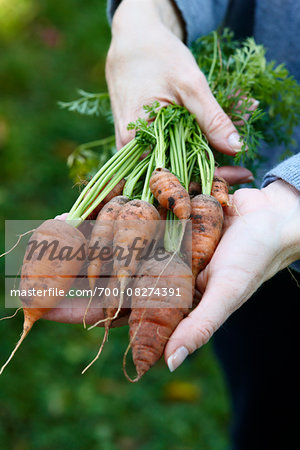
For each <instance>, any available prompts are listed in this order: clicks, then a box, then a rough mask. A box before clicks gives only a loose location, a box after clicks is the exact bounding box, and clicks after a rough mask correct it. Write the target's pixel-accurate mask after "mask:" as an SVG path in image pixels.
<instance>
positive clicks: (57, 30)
mask: <svg viewBox="0 0 300 450" xmlns="http://www.w3.org/2000/svg"><path fill="white" fill-rule="evenodd" d="M109 40H110V29H109V26H108V23H107V19H106V14H105V0H90V1H89V2H82V1H80V0H62V1H60V2H53V1H51V0H18V1H17V2H13V1H11V0H0V89H1V97H0V170H1V184H0V208H1V216H2V217H1V224H0V226H1V231H2V232H3V231H4V220H5V219H47V218H51V217H54V216H55V215H56V214H58V213H61V212H63V211H67V210H68V209H69V208H70V206H71V205H72V203H73V201H74V199H75V198H76V195H77V193H78V187H77V186H75V187H74V186H73V182H72V180H71V179H70V177H69V170H68V168H67V166H66V159H67V157H68V155H69V154H70V153H71V152H72V150H74V149H75V148H76V146H78V145H79V144H81V143H83V142H87V141H91V140H94V139H98V138H101V137H105V136H107V135H109V134H111V133H112V128H111V125H109V124H108V123H107V122H106V121H105V120H104V119H101V118H100V119H99V118H98V119H97V118H87V117H82V116H79V115H76V114H72V113H69V112H67V111H64V110H60V109H59V108H58V107H57V101H58V100H71V99H74V98H76V95H77V94H76V89H77V88H79V87H80V88H83V89H85V90H87V91H91V92H94V91H103V90H106V86H105V78H104V65H105V55H106V52H107V49H108V46H109ZM2 235H3V233H2ZM1 245H2V248H3V246H4V236H3V239H2V242H1ZM0 265H1V283H2V284H1V292H2V293H3V292H4V261H3V259H2V260H1V261H0ZM1 305H2V306H3V305H4V298H3V296H2V297H1ZM10 312H11V310H5V309H4V308H2V309H1V317H3V316H6V315H7V314H8V313H10ZM21 328H22V313H19V314H18V316H17V317H15V318H14V319H12V320H8V321H3V322H1V323H0V342H1V351H0V360H1V361H2V362H3V361H4V360H5V359H6V358H7V356H8V354H9V353H10V351H11V349H12V347H13V345H14V344H15V342H16V340H17V339H18V337H19V334H20V332H21ZM127 334H128V330H127V327H126V328H123V329H120V330H113V331H112V332H111V335H110V339H109V342H108V344H107V345H106V347H105V349H104V351H103V353H102V356H101V359H100V360H99V361H98V362H97V363H96V364H95V365H94V367H93V368H92V369H91V370H90V371H89V372H88V373H87V374H86V375H85V376H82V375H81V370H82V369H83V368H84V367H85V365H86V364H87V363H88V362H89V361H90V360H91V359H92V358H93V356H94V354H95V352H96V350H97V348H98V345H99V343H100V341H101V337H102V331H101V330H99V329H96V330H93V331H91V332H86V331H84V330H83V328H82V326H81V325H78V326H71V325H63V324H56V323H48V322H46V321H40V322H39V323H37V324H36V325H35V327H34V329H33V331H32V332H31V334H30V335H29V337H28V338H27V340H26V341H25V343H24V344H23V347H22V348H21V349H20V351H19V352H18V353H17V354H16V356H15V359H14V360H13V361H12V363H11V364H10V366H9V367H8V368H7V370H6V372H4V374H3V375H2V376H1V378H0V447H1V448H9V449H12V450H27V449H30V450H32V449H44V450H45V449H53V448H58V449H62V448H64V449H82V448H90V449H103V450H106V449H107V450H110V449H122V450H123V449H124V450H126V449H128V450H129V449H142V450H146V449H151V450H152V449H154V450H156V449H157V450H160V449H172V450H190V449H195V448H197V449H201V450H206V449H207V450H219V449H220V450H221V449H225V448H226V446H227V445H228V435H227V428H228V423H229V403H228V398H227V393H226V388H225V385H224V381H223V377H222V374H221V372H220V369H219V367H218V365H217V362H216V360H215V358H214V356H213V353H212V349H211V346H210V345H208V346H206V347H205V348H203V349H202V350H200V351H198V352H197V354H196V355H193V356H192V357H190V358H188V360H187V361H186V362H185V363H184V365H183V366H182V367H181V368H179V369H178V370H177V371H176V372H175V373H173V374H170V373H169V372H168V370H167V368H166V366H165V364H164V362H163V361H161V362H160V363H158V364H157V365H156V366H155V368H153V369H152V370H151V371H150V372H149V373H148V374H147V375H146V376H145V377H144V379H142V380H141V381H140V382H139V383H138V384H136V385H135V384H134V385H131V384H130V383H128V382H127V381H126V380H125V378H124V376H123V373H122V357H123V353H124V351H125V348H126V346H127V342H128V337H127Z"/></svg>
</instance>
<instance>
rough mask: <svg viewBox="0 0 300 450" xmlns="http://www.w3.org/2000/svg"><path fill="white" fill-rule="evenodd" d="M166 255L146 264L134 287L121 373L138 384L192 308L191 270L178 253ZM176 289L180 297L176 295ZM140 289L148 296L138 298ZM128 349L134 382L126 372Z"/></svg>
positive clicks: (140, 270) (139, 272)
mask: <svg viewBox="0 0 300 450" xmlns="http://www.w3.org/2000/svg"><path fill="white" fill-rule="evenodd" d="M165 256H167V259H164V261H161V260H159V259H158V258H153V259H151V260H149V261H145V263H144V264H143V265H142V266H141V267H140V269H139V271H138V273H137V277H136V281H135V283H134V286H133V295H132V300H131V314H130V316H129V327H130V344H129V346H128V348H127V350H126V352H125V354H124V359H123V371H124V374H125V376H126V378H127V379H128V380H129V381H131V382H136V381H138V380H139V379H140V378H141V377H142V376H143V375H144V374H145V373H146V372H147V371H148V370H149V369H150V367H152V366H153V365H154V364H155V363H156V361H158V360H159V359H160V358H161V356H162V354H163V352H164V348H165V346H166V344H167V342H168V339H169V337H170V336H171V334H172V333H173V331H174V330H175V328H176V327H177V325H178V324H179V322H180V321H181V320H182V319H183V318H184V316H185V315H187V314H188V312H189V308H190V307H191V306H192V301H193V290H194V289H193V286H194V278H193V275H192V272H191V270H190V268H189V267H188V266H187V265H186V264H185V263H184V262H183V261H182V260H181V259H180V258H179V256H178V255H177V254H168V255H165ZM175 286H176V291H177V292H180V296H176V292H175V289H174V287H175ZM141 290H145V292H149V295H148V296H147V297H145V296H144V297H143V296H141V295H139V292H140V291H141ZM163 292H164V294H163V295H161V294H162V293H163ZM155 305H157V307H156V306H155ZM130 347H131V348H132V358H133V362H134V364H135V367H136V371H137V377H136V378H135V379H131V378H130V377H129V376H128V375H127V372H126V356H127V353H128V350H129V349H130Z"/></svg>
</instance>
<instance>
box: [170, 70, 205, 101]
mask: <svg viewBox="0 0 300 450" xmlns="http://www.w3.org/2000/svg"><path fill="white" fill-rule="evenodd" d="M204 83H205V84H206V83H207V81H206V78H205V75H204V74H203V72H201V70H199V69H198V68H195V69H194V68H193V69H192V70H185V71H183V72H182V73H181V74H180V76H179V79H178V80H177V87H178V89H179V91H183V92H185V93H189V94H190V95H194V94H196V93H199V91H200V88H201V87H202V86H203V84H204Z"/></svg>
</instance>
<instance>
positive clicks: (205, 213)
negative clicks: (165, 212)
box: [186, 194, 223, 279]
mask: <svg viewBox="0 0 300 450" xmlns="http://www.w3.org/2000/svg"><path fill="white" fill-rule="evenodd" d="M191 204H192V213H191V219H192V239H191V240H190V241H188V240H186V242H190V243H191V244H192V248H190V247H189V248H186V251H187V252H188V253H190V254H191V257H192V258H191V259H192V272H193V275H194V277H195V279H196V277H197V275H198V273H199V272H200V271H201V270H203V269H204V268H205V267H206V266H207V264H208V263H209V261H210V260H211V257H212V255H213V253H214V251H215V249H216V247H217V245H218V242H219V240H220V238H221V233H222V226H223V210H222V207H221V205H220V203H219V202H218V201H217V200H216V199H215V198H214V197H212V196H211V195H204V194H200V195H197V196H196V197H194V198H193V199H192V200H191Z"/></svg>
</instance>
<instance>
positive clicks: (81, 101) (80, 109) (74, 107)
mask: <svg viewBox="0 0 300 450" xmlns="http://www.w3.org/2000/svg"><path fill="white" fill-rule="evenodd" d="M78 93H79V94H80V97H79V98H78V99H76V100H73V101H71V102H58V105H59V106H60V107H61V108H62V109H67V110H68V111H71V112H77V113H79V114H82V115H85V116H100V115H102V116H105V117H106V118H107V119H108V120H109V121H110V122H111V123H113V115H112V112H111V107H110V100H109V95H108V94H107V93H106V92H104V93H100V94H92V93H90V92H86V91H84V90H82V89H78Z"/></svg>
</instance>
